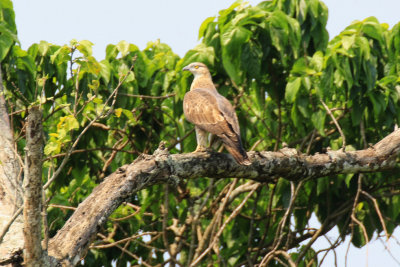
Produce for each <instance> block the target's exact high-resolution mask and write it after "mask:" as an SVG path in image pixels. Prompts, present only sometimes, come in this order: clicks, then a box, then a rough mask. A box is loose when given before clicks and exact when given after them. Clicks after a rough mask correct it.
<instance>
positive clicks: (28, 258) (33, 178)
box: [24, 107, 44, 266]
mask: <svg viewBox="0 0 400 267" xmlns="http://www.w3.org/2000/svg"><path fill="white" fill-rule="evenodd" d="M25 150H26V153H25V172H24V174H25V177H24V240H25V250H24V263H25V264H26V265H27V266H44V261H43V257H42V246H41V240H42V227H41V212H42V158H43V127H42V112H41V111H40V109H39V108H38V107H32V108H31V109H30V110H29V115H28V126H27V131H26V148H25Z"/></svg>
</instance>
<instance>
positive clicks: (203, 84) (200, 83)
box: [190, 74, 217, 90]
mask: <svg viewBox="0 0 400 267" xmlns="http://www.w3.org/2000/svg"><path fill="white" fill-rule="evenodd" d="M196 88H204V89H210V90H217V89H216V88H215V85H214V83H213V81H212V79H211V75H210V74H208V75H207V74H202V75H198V76H194V79H193V82H192V85H191V86H190V90H193V89H196Z"/></svg>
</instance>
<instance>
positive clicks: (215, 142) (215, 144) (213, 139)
mask: <svg viewBox="0 0 400 267" xmlns="http://www.w3.org/2000/svg"><path fill="white" fill-rule="evenodd" d="M221 144H222V140H221V138H219V137H218V136H216V135H215V134H210V137H209V145H208V147H209V149H213V150H218V148H219V147H220V146H221Z"/></svg>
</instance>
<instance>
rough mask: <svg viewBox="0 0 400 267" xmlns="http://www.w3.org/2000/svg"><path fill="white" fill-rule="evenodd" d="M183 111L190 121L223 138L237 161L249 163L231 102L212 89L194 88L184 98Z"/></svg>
mask: <svg viewBox="0 0 400 267" xmlns="http://www.w3.org/2000/svg"><path fill="white" fill-rule="evenodd" d="M183 111H184V113H185V117H186V119H187V120H188V121H190V122H191V123H193V124H195V125H196V126H197V127H199V128H200V129H202V130H205V131H207V132H209V133H212V134H215V135H217V136H218V137H220V138H221V140H222V141H223V143H224V145H225V147H226V149H227V150H228V151H229V152H230V153H231V154H232V156H233V157H234V158H235V159H236V161H237V162H239V163H240V164H244V165H249V164H250V161H249V160H248V157H247V154H246V151H245V150H244V149H243V146H242V142H241V140H240V129H239V123H238V119H237V117H236V113H235V110H234V108H233V107H232V105H231V103H230V102H229V101H228V100H227V99H226V98H225V97H223V96H221V95H220V94H218V92H217V91H216V90H215V89H214V90H213V88H212V89H199V88H196V89H192V90H191V91H189V92H188V93H186V95H185V97H184V99H183Z"/></svg>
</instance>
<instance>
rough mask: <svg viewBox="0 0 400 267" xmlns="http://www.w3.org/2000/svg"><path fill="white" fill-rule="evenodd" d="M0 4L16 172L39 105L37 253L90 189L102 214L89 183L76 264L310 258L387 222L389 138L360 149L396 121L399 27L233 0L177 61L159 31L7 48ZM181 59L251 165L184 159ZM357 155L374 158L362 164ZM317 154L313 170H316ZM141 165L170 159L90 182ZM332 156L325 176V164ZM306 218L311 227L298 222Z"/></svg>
mask: <svg viewBox="0 0 400 267" xmlns="http://www.w3.org/2000/svg"><path fill="white" fill-rule="evenodd" d="M0 7H1V9H0V10H1V11H0V32H1V35H0V61H1V72H2V81H3V83H2V84H3V87H4V88H3V90H2V95H3V97H4V98H3V99H4V100H5V102H4V104H5V106H6V109H5V110H3V111H2V114H0V115H1V116H0V117H7V118H8V120H9V131H10V132H11V133H12V137H13V138H12V139H13V141H14V142H15V145H16V146H15V151H16V153H17V154H18V155H20V157H21V160H19V162H20V165H21V166H20V167H21V168H22V166H23V165H24V163H23V158H24V156H25V154H26V153H27V151H26V150H24V149H25V147H26V146H27V138H28V137H27V133H28V130H27V124H28V121H27V120H26V117H27V116H28V114H29V113H30V111H31V110H32V109H33V108H37V107H39V109H40V111H41V113H42V120H41V121H42V124H43V139H44V143H45V145H44V148H43V152H44V158H43V165H42V168H43V169H42V182H43V185H44V197H43V206H44V207H43V210H44V211H46V216H45V218H46V220H44V225H45V227H44V231H43V238H44V240H45V241H46V242H47V241H48V240H49V239H50V243H49V252H51V253H49V254H50V255H52V253H53V252H52V251H54V248H51V245H52V242H53V241H52V237H54V236H55V235H56V233H57V231H59V230H60V229H62V228H63V226H64V225H67V224H68V223H66V221H67V220H68V219H69V218H75V217H73V216H77V215H76V214H75V215H73V214H74V212H75V210H77V207H78V205H80V204H81V203H82V202H83V201H84V200H85V199H90V200H91V201H92V203H95V204H96V205H93V206H92V210H91V211H92V212H94V213H96V212H97V211H96V209H99V210H101V209H102V208H103V207H102V206H101V205H102V204H104V203H105V202H102V201H101V200H100V198H94V197H93V196H99V195H95V194H96V192H97V193H98V192H102V193H103V197H104V201H107V200H106V199H107V196H110V197H111V196H114V193H117V192H118V193H120V195H118V196H116V197H115V199H117V200H118V201H119V202H118V201H116V202H112V203H110V204H109V207H108V208H109V210H108V211H110V212H109V213H110V214H109V213H107V212H108V211H107V212H105V213H104V214H108V215H109V216H107V217H106V218H105V217H101V218H100V217H99V218H96V220H98V221H100V223H98V227H97V228H96V232H93V233H91V235H88V236H87V240H84V241H82V242H86V243H87V244H86V245H82V247H84V249H83V252H84V255H80V254H78V258H77V259H78V260H79V258H80V257H82V256H83V257H84V265H86V266H101V265H110V264H111V262H112V261H115V260H117V266H125V265H126V262H130V263H131V264H132V265H138V264H140V265H144V266H155V265H157V264H161V265H163V264H165V263H167V262H169V263H170V264H171V265H170V266H173V265H179V266H208V265H209V264H214V265H218V266H219V265H221V266H240V265H246V266H254V265H257V266H263V265H264V266H265V265H267V264H269V265H268V266H284V265H285V264H287V265H292V266H293V265H296V264H298V265H299V266H317V265H319V264H320V263H321V262H322V261H323V257H321V255H325V254H326V253H330V252H331V251H332V250H334V249H335V248H336V247H337V246H338V245H340V244H341V243H343V242H344V239H345V238H350V239H351V242H352V244H353V245H355V246H356V247H362V246H364V245H365V244H367V243H368V242H369V241H370V240H371V237H372V236H373V234H374V233H378V234H382V233H383V234H384V235H385V236H386V237H387V238H389V237H390V235H391V234H392V233H393V231H394V229H395V228H396V227H397V226H398V224H399V222H400V216H399V214H400V196H399V193H400V191H399V189H398V185H399V183H400V178H399V176H398V174H397V171H399V169H398V167H399V164H398V161H397V158H396V157H397V151H398V148H393V150H390V151H389V152H388V153H387V154H385V155H386V156H387V157H386V156H383V154H379V153H378V152H377V154H376V155H375V154H374V155H372V154H368V153H367V152H365V153H364V152H362V151H370V150H376V151H380V150H379V149H378V148H382V150H383V149H384V148H385V149H386V146H385V145H386V143H385V142H384V143H380V144H384V145H381V146H379V144H377V145H376V146H374V147H372V145H373V144H375V143H378V142H379V141H380V140H382V139H383V138H384V137H386V136H388V135H389V134H391V133H392V132H393V131H394V130H395V129H397V125H398V124H399V119H400V102H399V96H400V78H399V77H400V23H398V24H396V25H395V26H394V27H392V28H391V29H390V28H389V26H388V25H387V24H381V23H379V22H378V20H377V19H376V18H374V17H369V18H366V19H364V20H362V21H356V22H354V23H352V24H351V25H349V26H348V27H347V28H346V29H344V30H343V31H342V32H341V33H340V34H339V35H338V36H335V37H333V38H331V39H329V35H328V32H327V30H326V23H327V19H328V10H327V7H326V6H325V5H324V3H323V2H321V1H319V0H273V1H265V2H261V3H260V4H259V5H257V6H250V5H248V4H246V3H243V2H241V1H237V2H235V3H234V4H232V5H231V6H230V7H228V8H227V9H224V10H221V11H220V12H219V14H218V15H217V16H215V17H209V18H207V19H206V20H205V21H204V22H203V23H202V25H201V26H200V29H199V39H200V40H201V43H200V44H199V45H197V46H196V47H194V48H193V49H191V50H189V51H188V52H187V53H186V55H185V56H184V57H183V58H180V57H179V56H178V55H176V54H175V53H174V52H173V50H172V49H171V48H170V47H169V46H168V45H167V44H164V43H161V42H159V41H154V42H149V43H148V46H147V47H146V48H145V49H144V50H140V49H139V48H138V47H137V46H135V45H134V44H130V43H127V42H125V41H121V42H119V43H118V44H110V45H108V46H107V48H106V51H105V58H104V59H103V60H100V59H96V58H94V57H93V55H92V45H93V44H92V43H91V42H90V41H88V40H79V41H78V40H72V41H71V42H70V43H69V44H66V45H62V46H60V45H55V44H52V43H51V40H49V42H47V41H41V42H40V43H37V44H33V45H31V46H30V47H29V49H28V50H26V51H25V50H23V49H22V48H21V46H20V45H19V43H18V35H17V29H16V25H15V22H14V11H13V8H12V3H11V1H10V0H0ZM195 61H199V62H203V63H205V64H206V65H207V66H208V67H209V68H210V70H211V72H212V76H213V81H214V83H215V84H216V87H217V89H218V91H219V93H221V94H222V95H224V96H226V97H227V98H228V99H229V100H231V102H232V104H233V105H234V106H235V107H236V111H237V115H238V118H239V122H240V127H241V135H242V141H243V143H244V146H245V148H247V150H248V151H254V152H251V153H249V155H250V158H251V159H252V160H253V161H254V162H255V163H254V166H250V167H248V168H247V167H238V166H237V165H236V164H235V162H234V160H233V159H232V158H230V157H229V156H227V155H223V154H220V153H217V152H212V153H211V152H210V153H195V154H187V153H190V152H191V151H193V150H194V149H195V147H196V137H195V133H194V130H193V129H194V127H193V125H192V124H190V123H189V122H188V121H186V120H185V119H184V116H183V111H182V110H183V109H182V100H183V96H184V94H185V93H186V92H187V91H188V90H189V87H190V83H191V79H192V78H191V77H190V75H189V74H188V73H183V72H182V71H181V69H182V68H183V67H184V66H186V65H187V64H189V63H191V62H195ZM0 110H1V109H0ZM0 129H3V128H1V127H0ZM2 132H3V133H1V134H4V130H2ZM395 133H396V132H395ZM1 134H0V135H1ZM395 137H396V136H395ZM387 140H391V144H397V143H396V142H398V138H397V139H395V138H394V139H386V142H388V141H387ZM399 143H400V142H399ZM397 146H398V145H397ZM293 149H294V150H293ZM368 149H370V150H368ZM167 150H168V152H166V151H167ZM154 151H157V152H156V153H155V154H154V155H153V156H150V155H151V154H153V152H154ZM221 151H222V148H220V151H219V152H221ZM266 151H269V152H266ZM360 151H361V152H360ZM385 151H387V150H385ZM359 152H360V153H359ZM0 153H1V152H0ZM224 153H226V152H224ZM363 153H364V154H363ZM176 154H182V155H176ZM372 156H374V157H375V156H376V157H377V158H378V161H379V159H381V161H379V164H378V163H376V165H374V164H375V163H374V161H372V160H371V161H368V162H367V161H363V160H365V159H366V158H371V157H372ZM279 157H283V159H284V160H287V161H279V159H280V158H279ZM321 157H325V158H324V160H326V161H324V164H325V165H323V164H321V165H318V164H317V163H321V161H322V159H321ZM160 158H162V160H163V161H161V160H158V159H160ZM0 159H1V160H2V161H3V159H2V158H1V157H0ZM15 160H16V161H18V159H15ZM146 160H147V163H146ZM151 160H153V161H154V162H156V163H157V162H165V163H164V164H167V165H168V164H172V163H173V164H177V165H168V166H181V169H173V170H170V172H168V174H169V175H166V176H165V177H166V178H165V177H164V176H163V174H164V173H161V172H160V173H157V175H156V176H154V179H157V177H158V180H154V181H153V180H152V181H151V182H149V183H148V184H146V180H145V179H146V178H140V179H144V180H140V181H142V182H143V184H144V185H145V186H143V187H140V186H139V187H135V185H136V184H134V185H132V184H131V183H130V182H129V181H130V180H129V179H128V178H126V179H127V180H121V181H119V180H118V181H119V183H118V185H120V187H119V188H116V187H112V185H110V187H109V190H108V191H106V190H105V188H108V187H107V186H108V184H109V183H107V181H114V180H113V179H122V178H118V177H119V176H118V174H119V173H125V172H126V173H129V172H128V171H129V170H130V169H129V168H130V167H129V166H131V167H132V166H133V167H132V168H133V169H132V170H130V171H131V172H135V171H137V170H140V171H141V172H143V173H146V174H148V173H150V174H151V171H150V170H148V169H146V168H148V166H149V165H146V164H148V162H150V161H151ZM208 160H209V161H210V162H208ZM268 160H270V161H268ZM340 160H343V162H342V163H341V164H339V165H332V166H335V168H336V169H335V171H333V170H332V171H330V170H331V169H329V168H330V167H329V166H328V165H327V164H337V162H339V161H340ZM378 161H377V162H378ZM171 162H172V163H171ZM204 162H206V163H204ZM207 162H208V163H207ZM347 162H349V163H347ZM366 162H367V163H366ZM388 162H391V163H390V164H386V163H388ZM364 163H365V165H363V164H364ZM127 164H130V165H127ZM135 164H136V165H135ZM185 164H186V165H185ZM213 164H214V165H213ZM263 164H264V165H263ZM265 164H270V165H265ZM285 164H286V165H285ZM301 164H302V165H301ZM313 164H315V166H317V165H318V166H317V167H315V168H314V169H313V168H312V167H311V166H312V165H313ZM345 164H348V165H349V164H350V165H351V167H354V168H351V167H350V168H347V167H348V166H347V165H345ZM385 164H386V165H385ZM167 165H160V164H158V165H157V164H155V165H154V166H156V167H157V168H160V169H162V168H164V167H165V166H167ZM218 165H220V166H219V167H218ZM350 165H349V166H350ZM356 165H357V166H358V167H357V166H356ZM185 166H186V167H189V169H190V170H191V171H192V172H189V171H187V172H186V169H185V168H186V167H185ZM221 166H222V167H221ZM257 166H261V167H262V168H261V167H259V168H260V170H258V169H257V168H258V167H257ZM265 166H267V167H268V166H269V167H270V169H271V170H272V171H271V173H267V170H268V168H267V167H265ZM275 166H278V167H279V166H280V167H281V169H279V170H277V169H276V168H275V169H274V167H275ZM296 166H303V167H304V170H303V171H301V172H300V171H299V169H296V168H295V167H296ZM360 166H361V167H360ZM363 166H366V167H365V168H364V169H363V168H362V167H363ZM156 167H152V168H156ZM224 168H225V171H224ZM238 168H239V169H238ZM346 168H347V169H346ZM261 169H262V170H264V171H265V173H263V171H262V170H261ZM151 170H156V169H151ZM256 170H258V172H256ZM311 170H318V171H319V172H318V174H317V175H314V174H315V173H314V172H312V171H311ZM291 171H293V172H291ZM325 171H326V172H325ZM171 174H173V175H172V176H171ZM183 174H184V175H183ZM25 175H26V174H25ZM185 175H186V176H185ZM17 176H18V175H17ZM23 176H24V175H19V176H18V177H17V180H16V183H17V184H19V185H20V186H21V185H22V178H21V177H23ZM127 176H129V175H127ZM146 177H147V176H146ZM164 178H165V179H164ZM115 181H117V180H115ZM136 183H137V184H139V185H140V183H139V182H136ZM99 184H100V186H99ZM116 185H117V183H115V184H114V186H116ZM2 186H3V187H4V185H2ZM125 186H132V187H125ZM101 190H104V191H101ZM122 191H123V192H124V193H122ZM108 194H109V195H108ZM96 199H97V200H98V202H95V201H97V200H96ZM86 203H87V202H86ZM116 203H118V205H117V206H116ZM120 204H121V205H120ZM18 205H21V203H19V204H18ZM80 207H82V205H81V206H80ZM18 208H19V207H18ZM88 212H89V210H88ZM111 212H112V213H111ZM313 214H315V216H316V217H317V218H318V220H319V221H320V223H321V227H320V228H319V229H311V228H310V227H309V223H308V222H309V220H310V218H311V216H312V215H313ZM79 216H82V217H85V213H82V214H80V215H79ZM86 216H88V215H86ZM68 227H69V226H68ZM77 227H79V223H78V224H77ZM334 227H337V228H338V230H339V233H340V235H339V236H337V239H336V240H332V241H331V242H332V245H331V246H330V247H329V248H326V249H327V250H319V251H318V250H316V249H315V248H313V243H314V242H315V240H316V239H318V238H323V236H324V235H325V234H326V233H328V232H329V231H330V230H331V229H333V228H334ZM63 229H65V227H64V228H63ZM68 229H69V228H68ZM0 230H1V229H0ZM71 233H72V232H69V234H70V235H72V234H71ZM53 240H55V239H53ZM64 240H68V239H64ZM54 242H56V241H54ZM57 242H60V240H58V241H57ZM57 244H58V245H61V246H62V245H63V244H62V243H57ZM44 248H47V245H46V246H44ZM70 256H71V257H75V256H77V255H70ZM318 257H319V258H318ZM75 263H76V262H75Z"/></svg>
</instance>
